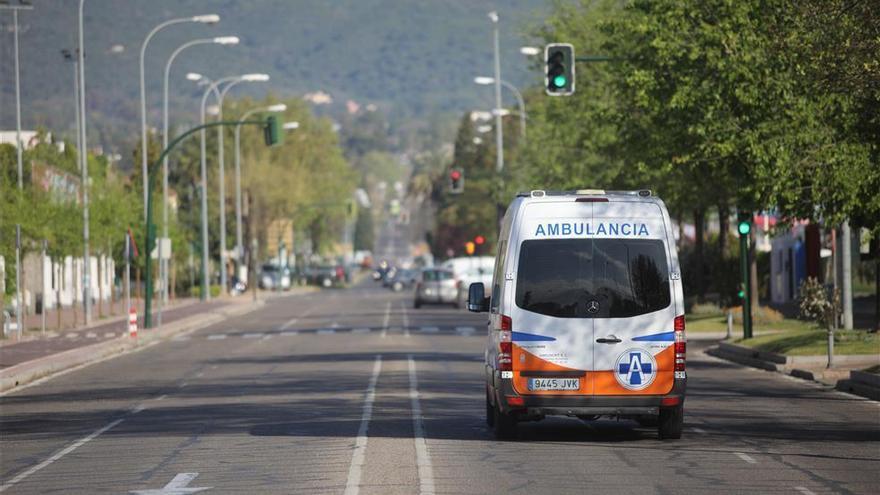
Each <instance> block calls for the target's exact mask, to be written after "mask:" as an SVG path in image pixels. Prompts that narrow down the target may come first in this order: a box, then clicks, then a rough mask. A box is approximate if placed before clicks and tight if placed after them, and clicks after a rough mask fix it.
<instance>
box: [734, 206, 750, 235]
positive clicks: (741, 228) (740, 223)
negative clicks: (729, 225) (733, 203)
mask: <svg viewBox="0 0 880 495" xmlns="http://www.w3.org/2000/svg"><path fill="white" fill-rule="evenodd" d="M736 219H737V222H736V231H737V232H739V235H742V236H746V235H749V233H751V231H752V214H751V213H749V212H739V213H738V214H737V215H736Z"/></svg>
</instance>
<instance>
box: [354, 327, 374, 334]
mask: <svg viewBox="0 0 880 495" xmlns="http://www.w3.org/2000/svg"><path fill="white" fill-rule="evenodd" d="M351 333H370V329H369V328H353V329H351Z"/></svg>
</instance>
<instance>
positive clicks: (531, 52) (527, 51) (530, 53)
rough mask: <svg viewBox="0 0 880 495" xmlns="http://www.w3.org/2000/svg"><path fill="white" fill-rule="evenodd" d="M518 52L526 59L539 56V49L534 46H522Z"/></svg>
mask: <svg viewBox="0 0 880 495" xmlns="http://www.w3.org/2000/svg"><path fill="white" fill-rule="evenodd" d="M519 52H520V53H522V54H523V55H525V56H527V57H534V56H535V55H540V54H541V49H540V48H538V47H536V46H523V47H520V49H519Z"/></svg>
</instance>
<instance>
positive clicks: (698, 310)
mask: <svg viewBox="0 0 880 495" xmlns="http://www.w3.org/2000/svg"><path fill="white" fill-rule="evenodd" d="M690 314H692V315H694V316H716V315H723V314H724V310H723V309H721V306H719V305H717V304H712V303H703V304H694V305H693V306H692V307H691V310H690Z"/></svg>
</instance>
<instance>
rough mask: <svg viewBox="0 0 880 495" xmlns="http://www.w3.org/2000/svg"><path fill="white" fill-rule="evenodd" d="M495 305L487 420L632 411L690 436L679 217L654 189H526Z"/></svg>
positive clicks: (505, 229) (505, 248)
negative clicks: (674, 219) (685, 426)
mask: <svg viewBox="0 0 880 495" xmlns="http://www.w3.org/2000/svg"><path fill="white" fill-rule="evenodd" d="M486 289H487V288H486V287H485V286H484V284H482V283H474V284H471V285H470V287H469V291H468V310H470V311H473V312H488V313H489V322H488V327H489V328H488V338H487V340H486V350H485V372H486V422H487V424H488V425H489V426H490V427H492V428H493V430H494V432H495V435H496V436H497V437H499V438H510V437H513V436H515V435H516V428H517V423H519V422H524V421H537V420H541V419H544V418H545V417H546V416H571V417H577V418H580V419H583V420H586V421H589V420H594V419H597V418H599V417H601V416H608V417H616V418H631V419H635V420H637V421H638V422H639V423H641V424H643V425H650V426H656V427H657V430H658V433H659V436H660V438H661V439H677V438H680V437H681V431H682V421H683V415H684V409H683V406H684V399H685V387H686V373H685V346H686V341H685V321H684V297H683V294H682V285H681V271H680V269H679V264H678V254H677V252H676V249H675V242H674V240H673V232H672V223H671V222H670V219H669V213H668V212H667V210H666V206H665V205H664V204H663V201H661V200H660V199H659V198H657V197H656V196H653V195H652V194H651V192H650V191H646V190H642V191H607V192H606V191H602V190H579V191H565V192H551V191H542V190H536V191H531V192H529V193H520V194H518V195H517V197H516V198H515V199H514V201H513V202H512V203H511V204H510V206H509V207H508V209H507V212H506V214H505V215H504V220H503V222H502V226H501V232H500V235H499V241H498V252H497V257H496V263H495V269H494V275H493V280H492V291H491V297H486V296H485V294H486V293H487V292H488V291H487V290H486Z"/></svg>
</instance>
